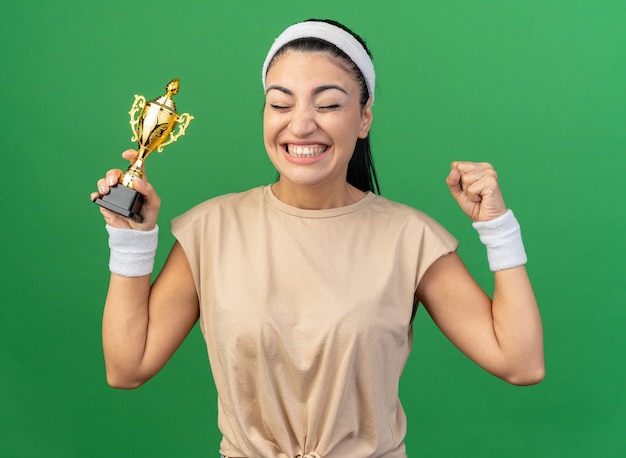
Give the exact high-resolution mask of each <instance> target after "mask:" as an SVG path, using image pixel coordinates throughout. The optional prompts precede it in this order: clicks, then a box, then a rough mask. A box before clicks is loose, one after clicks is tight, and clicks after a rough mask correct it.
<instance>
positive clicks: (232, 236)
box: [172, 186, 458, 458]
mask: <svg viewBox="0 0 626 458" xmlns="http://www.w3.org/2000/svg"><path fill="white" fill-rule="evenodd" d="M172 232H173V234H174V236H175V237H176V238H177V240H178V241H179V243H180V244H181V246H182V248H183V249H184V251H185V253H186V256H187V259H188V261H189V264H190V266H191V270H192V273H193V277H194V281H195V285H196V288H197V292H198V297H199V300H200V326H201V329H202V333H203V336H204V338H205V341H206V345H207V351H208V356H209V360H210V364H211V370H212V373H213V377H214V379H215V385H216V387H217V394H218V425H219V428H220V431H221V433H222V435H223V439H222V442H221V445H220V453H222V454H223V455H225V456H227V457H250V458H252V457H255V458H256V457H283V458H293V457H307V458H313V457H315V458H332V457H342V458H345V457H346V456H350V457H405V456H406V451H405V446H404V442H403V439H404V436H405V434H406V418H405V414H404V411H403V409H402V406H401V404H400V400H399V397H398V383H399V379H400V375H401V373H402V370H403V368H404V365H405V363H406V360H407V357H408V355H409V352H410V349H411V342H412V318H413V314H414V306H416V304H414V302H415V299H414V294H415V290H416V288H417V285H418V283H419V281H420V279H421V278H422V276H423V275H424V273H425V272H426V270H427V269H428V267H429V266H430V265H431V264H432V263H433V262H434V261H436V260H437V259H438V258H439V257H441V256H443V255H445V254H447V253H450V252H452V251H454V250H456V248H457V245H458V244H457V241H456V239H455V238H454V237H452V236H451V235H450V234H449V233H448V232H447V231H446V230H445V229H444V228H442V227H441V226H440V225H439V224H438V223H437V222H435V221H434V220H433V219H431V218H430V217H428V216H426V215H425V214H423V213H421V212H419V211H417V210H415V209H412V208H410V207H407V206H405V205H402V204H399V203H395V202H392V201H389V200H387V199H384V198H382V197H380V196H377V195H375V194H372V193H368V194H366V195H365V197H363V198H362V199H361V200H359V201H358V202H356V203H354V204H351V205H348V206H345V207H340V208H333V209H328V210H304V209H300V208H295V207H291V206H289V205H287V204H285V203H283V202H282V201H280V200H278V199H277V198H276V197H275V196H274V195H273V193H272V191H271V188H270V187H269V186H265V187H259V188H254V189H251V190H249V191H247V192H243V193H238V194H228V195H224V196H220V197H217V198H214V199H211V200H208V201H206V202H204V203H202V204H200V205H198V206H196V207H194V208H193V209H191V210H190V211H188V212H187V213H185V214H183V215H181V216H179V217H178V218H176V219H174V220H173V222H172Z"/></svg>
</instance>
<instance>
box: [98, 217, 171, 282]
mask: <svg viewBox="0 0 626 458" xmlns="http://www.w3.org/2000/svg"><path fill="white" fill-rule="evenodd" d="M106 230H107V232H108V233H109V248H110V249H111V258H110V259H109V270H110V271H111V272H112V273H114V274H117V275H121V276H123V277H143V276H144V275H148V274H150V273H152V269H153V267H154V256H155V255H156V250H157V245H158V241H159V226H155V227H154V229H151V230H149V231H137V230H134V229H121V228H118V227H112V226H109V225H108V224H107V225H106Z"/></svg>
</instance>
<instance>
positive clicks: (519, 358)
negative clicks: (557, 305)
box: [492, 266, 545, 385]
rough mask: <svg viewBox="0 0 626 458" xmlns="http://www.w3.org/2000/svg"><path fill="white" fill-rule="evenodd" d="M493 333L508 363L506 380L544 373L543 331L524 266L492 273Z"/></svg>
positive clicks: (529, 379) (524, 380)
mask: <svg viewBox="0 0 626 458" xmlns="http://www.w3.org/2000/svg"><path fill="white" fill-rule="evenodd" d="M492 313H493V324H494V333H495V335H496V338H497V341H498V345H499V346H500V350H501V351H502V353H503V354H504V355H506V357H505V359H506V360H507V361H509V362H510V366H509V369H508V371H507V372H508V374H507V375H506V376H505V378H506V380H507V381H509V382H510V383H513V384H518V385H528V384H533V383H538V382H539V381H541V380H542V379H543V376H544V370H545V369H544V352H543V330H542V325H541V317H540V314H539V308H538V306H537V301H536V299H535V294H534V292H533V289H532V286H531V284H530V281H529V279H528V275H527V273H526V269H525V267H524V266H520V267H516V268H514V269H506V270H501V271H498V272H495V274H494V295H493V303H492Z"/></svg>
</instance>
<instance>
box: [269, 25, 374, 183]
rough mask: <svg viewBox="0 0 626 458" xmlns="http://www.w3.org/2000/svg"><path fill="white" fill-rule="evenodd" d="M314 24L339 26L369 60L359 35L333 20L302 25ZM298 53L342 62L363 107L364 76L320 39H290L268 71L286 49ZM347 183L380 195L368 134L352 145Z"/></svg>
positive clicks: (343, 55) (357, 68) (350, 62)
mask: <svg viewBox="0 0 626 458" xmlns="http://www.w3.org/2000/svg"><path fill="white" fill-rule="evenodd" d="M309 21H315V22H326V23H328V24H332V25H334V26H336V27H339V28H341V29H343V30H345V31H346V32H348V33H349V34H350V35H352V36H353V37H354V38H356V39H357V40H358V41H359V43H361V44H362V45H363V48H364V49H365V51H366V52H367V54H368V55H369V56H370V58H371V57H372V55H371V53H370V51H369V49H367V45H366V44H365V41H363V39H362V38H361V37H360V36H358V35H357V34H356V33H354V32H352V31H351V30H350V29H348V28H347V27H346V26H344V25H343V24H340V23H339V22H337V21H333V20H330V19H307V20H306V21H305V22H309ZM290 49H291V50H294V51H301V52H328V53H330V54H331V55H333V56H335V57H337V58H340V59H342V60H343V61H344V62H345V63H346V64H347V65H348V67H349V70H350V71H351V72H352V74H353V75H354V76H355V77H356V79H357V81H358V83H359V85H360V87H361V98H360V104H361V107H364V106H365V104H366V103H367V100H368V99H369V92H368V89H367V84H366V83H365V78H364V77H363V73H361V70H360V69H359V67H357V66H356V64H355V63H354V62H353V61H352V59H350V57H348V55H347V54H346V53H344V52H343V51H342V50H341V49H339V48H338V47H337V46H335V45H334V44H332V43H329V42H328V41H325V40H322V39H320V38H299V39H297V40H293V41H291V42H289V43H287V44H286V45H285V46H283V47H282V48H280V49H279V50H278V52H276V54H274V57H273V58H272V61H271V62H270V64H269V66H268V68H269V67H270V66H271V65H272V62H274V60H275V59H276V58H277V57H278V56H280V55H281V54H283V53H285V51H287V50H290ZM346 180H347V181H348V183H350V184H351V185H352V186H354V187H355V188H358V189H360V190H361V191H371V192H374V193H376V194H380V186H379V185H378V177H377V176H376V169H375V167H374V159H373V157H372V150H371V147H370V136H369V133H368V135H367V137H365V138H357V140H356V145H355V146H354V152H353V153H352V157H351V158H350V162H349V163H348V173H347V176H346Z"/></svg>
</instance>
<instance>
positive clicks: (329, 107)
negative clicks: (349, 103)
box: [317, 103, 341, 111]
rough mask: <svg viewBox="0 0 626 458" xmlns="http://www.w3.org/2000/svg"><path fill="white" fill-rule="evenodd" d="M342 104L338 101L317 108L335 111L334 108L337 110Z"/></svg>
mask: <svg viewBox="0 0 626 458" xmlns="http://www.w3.org/2000/svg"><path fill="white" fill-rule="evenodd" d="M340 106H341V105H339V104H338V103H336V104H333V105H324V106H321V107H318V108H317V109H318V110H320V111H333V110H337V109H338V108H339V107H340Z"/></svg>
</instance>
